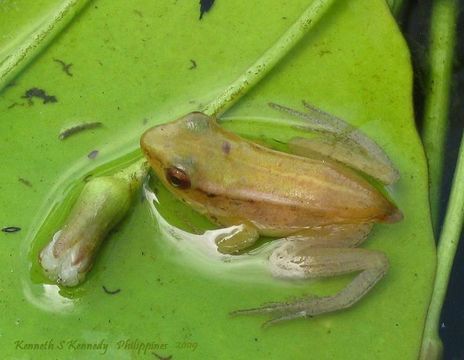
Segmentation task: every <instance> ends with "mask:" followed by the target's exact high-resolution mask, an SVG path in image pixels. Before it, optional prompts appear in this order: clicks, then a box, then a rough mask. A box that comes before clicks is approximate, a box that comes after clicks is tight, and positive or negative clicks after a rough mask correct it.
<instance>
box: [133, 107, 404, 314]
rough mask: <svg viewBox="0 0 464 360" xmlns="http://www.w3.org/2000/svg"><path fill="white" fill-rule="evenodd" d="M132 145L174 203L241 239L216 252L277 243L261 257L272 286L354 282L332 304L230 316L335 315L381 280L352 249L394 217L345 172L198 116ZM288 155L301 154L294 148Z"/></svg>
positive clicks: (383, 263)
mask: <svg viewBox="0 0 464 360" xmlns="http://www.w3.org/2000/svg"><path fill="white" fill-rule="evenodd" d="M140 143H141V147H142V150H143V152H144V154H145V156H146V158H147V159H148V161H149V163H150V165H151V167H152V169H153V170H154V172H155V173H156V175H157V176H158V177H159V179H160V180H161V181H162V182H163V184H164V185H165V186H166V187H167V189H169V191H171V192H172V193H173V194H174V195H175V196H176V197H178V198H179V199H181V200H182V201H184V202H185V203H187V204H188V205H190V206H192V207H193V208H194V209H195V210H196V211H198V212H199V213H201V214H203V215H205V216H207V217H208V218H209V219H210V220H211V221H212V222H214V223H216V224H218V225H221V226H232V225H242V229H243V230H242V231H241V232H239V233H237V234H234V235H233V236H230V237H224V238H221V239H220V241H219V242H218V243H217V247H218V251H219V252H221V253H224V254H239V253H243V252H244V251H246V249H247V248H249V247H250V246H252V245H253V244H254V243H255V242H256V240H257V239H258V238H259V237H260V236H261V235H263V236H270V237H276V238H285V241H284V242H283V245H281V246H280V247H278V248H277V249H275V250H274V251H273V252H272V254H271V255H270V257H269V262H270V268H271V271H272V274H273V275H274V276H276V277H280V278H288V279H310V278H321V277H331V276H338V275H341V274H346V273H352V272H356V273H358V274H357V275H356V277H355V278H354V279H353V280H352V282H351V283H349V284H348V285H347V286H346V287H345V288H344V289H342V290H341V291H340V292H339V293H337V294H335V295H331V296H326V297H311V298H305V299H301V300H297V301H294V302H290V303H289V302H286V303H272V304H270V305H265V306H262V307H258V308H252V309H246V310H238V311H235V312H234V314H237V315H238V314H264V313H267V314H271V315H272V316H274V318H273V320H271V322H270V323H274V322H278V321H283V320H290V319H295V318H300V317H312V316H316V315H319V314H323V313H328V312H332V311H337V310H340V309H344V308H347V307H350V306H351V305H353V304H354V303H356V302H357V301H358V300H360V299H361V298H362V297H363V296H364V295H365V294H366V293H367V292H368V291H369V290H370V289H371V288H372V287H373V286H374V285H375V284H376V283H377V282H378V281H379V280H380V279H381V278H382V277H383V276H384V275H385V273H386V272H387V270H388V267H389V263H388V259H387V257H386V256H385V254H383V253H382V252H379V251H374V250H366V249H361V248H357V246H358V245H360V244H361V243H362V242H363V241H364V240H365V239H366V238H367V236H368V234H369V232H370V231H371V229H372V227H373V225H374V224H375V223H394V222H397V221H399V220H401V219H402V214H401V212H400V210H399V209H398V208H397V207H396V206H395V204H394V203H393V202H392V201H390V200H389V199H388V198H387V197H386V196H385V195H384V193H383V192H382V191H380V190H379V189H378V188H377V187H376V186H374V185H373V184H372V182H371V181H368V180H367V178H368V177H367V176H364V174H361V173H360V171H358V170H354V169H353V167H355V166H351V164H345V163H342V162H340V161H336V160H334V159H330V158H329V157H326V156H311V153H309V154H305V153H304V152H301V151H300V152H299V153H298V154H291V153H285V152H281V151H276V150H272V149H270V148H267V147H265V146H261V145H259V144H257V143H254V142H252V141H249V140H246V139H243V138H241V137H240V136H238V135H236V134H234V133H231V132H229V131H226V130H225V129H223V128H222V127H221V126H219V124H218V123H217V121H216V119H215V118H213V117H210V116H207V115H205V114H203V113H200V112H193V113H190V114H188V115H186V116H184V117H182V118H180V119H178V120H176V121H173V122H170V123H167V124H163V125H159V126H155V127H153V128H151V129H149V130H147V131H146V132H145V133H144V135H143V136H142V137H141V141H140ZM298 145H299V146H297V147H295V149H300V150H301V139H298ZM350 166H351V167H350Z"/></svg>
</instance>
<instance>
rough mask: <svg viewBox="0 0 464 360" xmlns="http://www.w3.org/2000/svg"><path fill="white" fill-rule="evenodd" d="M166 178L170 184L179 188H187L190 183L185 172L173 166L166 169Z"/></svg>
mask: <svg viewBox="0 0 464 360" xmlns="http://www.w3.org/2000/svg"><path fill="white" fill-rule="evenodd" d="M166 179H167V180H168V181H169V183H170V184H171V185H172V186H174V187H176V188H179V189H189V188H190V185H191V183H190V178H189V176H188V175H187V173H186V172H185V171H184V170H182V169H179V168H178V167H175V166H171V167H169V168H168V169H167V170H166Z"/></svg>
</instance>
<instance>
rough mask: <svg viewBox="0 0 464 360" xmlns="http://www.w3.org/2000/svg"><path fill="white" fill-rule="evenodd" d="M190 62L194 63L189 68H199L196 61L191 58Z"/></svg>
mask: <svg viewBox="0 0 464 360" xmlns="http://www.w3.org/2000/svg"><path fill="white" fill-rule="evenodd" d="M190 62H191V63H192V65H190V67H189V70H193V69H196V68H197V63H196V61H195V60H192V59H190Z"/></svg>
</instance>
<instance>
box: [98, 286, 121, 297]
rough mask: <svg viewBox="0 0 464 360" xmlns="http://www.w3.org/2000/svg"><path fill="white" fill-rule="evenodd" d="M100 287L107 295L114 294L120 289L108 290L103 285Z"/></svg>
mask: <svg viewBox="0 0 464 360" xmlns="http://www.w3.org/2000/svg"><path fill="white" fill-rule="evenodd" d="M102 289H103V291H104V292H106V293H107V294H108V295H116V294H117V293H119V292H121V289H116V290H108V289H107V287H106V286H105V285H102Z"/></svg>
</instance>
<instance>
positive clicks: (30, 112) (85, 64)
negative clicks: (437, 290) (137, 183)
mask: <svg viewBox="0 0 464 360" xmlns="http://www.w3.org/2000/svg"><path fill="white" fill-rule="evenodd" d="M37 3H39V4H40V3H41V2H40V1H39V2H37ZM45 3H46V2H45V1H43V4H45ZM18 6H20V5H18ZM21 6H24V7H25V9H24V11H26V8H27V7H26V5H21ZM307 6H308V1H306V0H298V1H294V2H292V6H291V7H290V6H283V5H282V3H281V2H278V1H274V0H272V1H264V0H261V1H255V2H252V3H250V2H246V3H244V2H241V1H219V0H218V1H216V3H215V5H214V7H213V8H212V9H211V10H210V11H209V12H208V13H207V14H205V15H204V16H203V19H202V20H201V21H200V20H198V16H199V5H198V3H197V2H176V1H170V2H152V1H142V0H140V1H134V2H118V3H115V2H110V1H97V2H92V3H90V4H89V6H88V7H86V8H85V9H84V10H83V11H82V12H81V14H80V16H78V17H77V18H75V20H74V21H73V23H72V24H71V25H70V26H69V27H67V28H66V29H65V31H63V32H62V33H61V34H60V36H58V37H57V38H56V39H55V41H53V43H51V45H50V46H49V47H48V48H47V49H46V51H44V52H43V53H42V54H41V55H40V56H39V57H37V58H36V60H35V61H34V62H33V63H31V64H30V66H28V67H27V68H26V70H25V71H24V72H23V73H21V74H20V76H18V77H17V78H16V81H15V86H12V87H8V88H7V89H5V90H4V91H3V93H2V94H1V98H0V109H2V110H1V115H2V116H1V121H0V128H1V132H0V137H1V140H0V148H1V151H2V152H1V153H2V154H7V155H6V156H4V157H3V169H4V170H3V171H2V173H1V175H0V184H1V187H2V190H3V195H2V197H1V198H0V212H1V216H0V218H1V219H2V221H3V222H4V223H3V224H2V227H3V226H19V227H21V229H22V230H21V231H19V232H16V233H1V234H0V236H1V237H2V240H1V242H0V250H1V251H0V261H1V262H2V264H3V266H4V271H3V272H2V275H1V277H2V278H1V284H2V287H1V290H2V293H1V295H2V302H1V306H2V308H1V310H3V311H2V314H3V315H2V329H4V332H3V333H2V337H1V338H0V339H1V340H0V342H1V345H2V346H1V348H2V349H3V350H2V351H3V355H4V357H5V358H12V357H20V356H26V357H34V358H39V359H40V358H50V355H51V356H52V357H53V356H56V357H58V356H60V357H68V358H70V357H73V358H75V357H85V358H97V357H101V355H100V353H104V352H105V351H106V352H105V354H106V355H109V356H110V357H111V358H122V357H127V358H129V357H131V356H133V357H135V356H137V355H139V356H141V357H142V356H143V355H145V356H146V357H147V358H149V357H154V355H153V354H152V352H155V353H156V354H159V355H163V356H168V355H173V358H177V357H179V358H181V357H183V358H189V359H196V358H198V359H200V358H217V357H225V358H235V359H248V358H250V357H251V358H263V357H266V358H275V359H277V358H288V357H292V358H305V357H307V356H308V354H311V357H314V358H354V357H356V358H365V359H370V358H372V356H373V354H375V357H376V358H379V359H391V358H398V357H401V358H416V357H417V356H418V353H419V349H420V343H421V336H422V329H423V325H424V318H425V314H426V310H427V306H428V303H429V299H430V292H431V286H432V280H433V274H434V268H435V246H434V240H433V235H432V230H431V224H430V215H429V210H428V199H427V175H426V166H425V160H424V154H423V150H422V148H421V145H420V142H419V139H418V136H417V134H416V131H415V128H414V122H413V111H412V104H411V88H412V83H411V82H412V74H411V65H410V61H409V54H408V50H407V47H406V44H405V42H404V40H403V39H402V37H401V34H400V33H399V31H398V28H397V26H396V24H395V22H394V19H393V18H392V17H391V14H390V11H389V9H388V7H387V5H386V3H385V2H384V1H380V0H378V1H363V0H353V1H350V2H345V1H337V2H335V4H334V5H333V6H332V7H331V9H330V10H329V11H328V12H327V13H326V14H325V15H324V17H323V18H322V20H321V21H320V22H319V23H318V24H317V25H316V26H315V27H314V29H313V30H311V32H310V33H309V34H308V35H307V36H305V37H304V39H303V40H302V41H301V42H300V43H299V44H298V45H297V46H296V48H294V49H293V50H292V51H290V52H289V54H288V55H287V56H286V57H285V58H284V60H283V61H282V62H280V63H279V64H278V65H277V66H276V67H275V68H274V69H273V70H272V71H271V72H270V73H268V74H267V76H266V77H265V78H264V79H263V80H261V82H260V83H259V84H258V85H257V86H256V87H255V88H254V89H253V90H252V91H251V92H250V93H248V94H247V95H246V96H245V97H243V98H242V99H241V100H240V101H239V102H237V103H236V105H235V106H234V107H233V108H231V109H230V110H229V111H227V112H226V113H225V114H224V116H223V120H224V121H223V124H224V126H226V127H227V128H230V129H233V130H234V131H236V132H238V133H241V134H243V135H246V136H248V137H251V138H255V139H266V140H268V141H269V140H270V139H276V140H278V141H286V140H288V138H289V137H290V136H292V135H293V134H294V133H295V131H296V130H295V129H293V128H292V127H291V126H290V125H288V122H287V120H290V119H289V118H288V119H287V117H286V116H284V115H282V114H279V113H276V112H275V111H274V110H272V109H270V108H269V107H268V105H267V103H268V102H270V101H273V102H278V103H281V104H285V105H288V106H291V107H294V108H300V107H301V100H303V99H304V100H307V101H309V102H311V103H312V104H314V105H316V106H318V107H319V108H322V109H324V110H325V111H328V112H330V113H332V114H335V115H337V116H339V117H340V118H343V119H345V120H347V121H348V122H350V123H351V124H353V125H355V126H357V127H359V129H361V130H362V131H363V132H365V133H366V134H367V135H368V136H370V137H371V138H372V139H374V140H375V141H376V142H377V143H378V144H379V145H380V146H381V147H382V148H383V149H385V151H386V152H387V153H388V155H389V156H390V158H391V159H392V160H393V162H394V163H395V165H396V166H397V167H398V169H399V171H400V174H401V179H400V181H399V182H398V183H397V184H396V185H394V186H392V187H391V188H389V189H388V192H389V193H390V195H391V197H392V198H393V200H394V201H395V202H396V203H397V204H398V206H399V207H400V209H401V210H402V211H403V213H404V215H405V219H404V220H403V222H401V223H399V224H395V225H388V226H387V225H378V226H376V228H375V231H374V233H373V234H372V236H371V238H370V240H369V241H368V243H367V244H366V245H365V246H366V247H367V248H373V249H374V248H375V249H380V250H382V251H384V252H385V253H386V254H387V256H388V258H389V259H390V265H391V268H390V271H389V273H388V274H387V276H386V277H385V278H384V279H383V280H382V281H381V282H380V283H379V284H378V285H377V286H376V287H375V288H374V290H373V291H372V292H371V293H369V294H368V295H367V296H366V297H365V298H364V299H363V300H362V301H361V302H360V303H358V304H357V305H355V306H354V307H353V308H352V309H349V310H347V311H343V312H339V313H335V314H330V315H326V316H321V317H318V318H313V319H307V320H298V321H292V322H288V323H285V324H282V325H279V326H275V327H271V328H270V329H266V330H263V329H262V328H261V324H262V323H263V322H264V320H265V319H264V318H260V317H250V318H230V317H229V315H228V313H229V312H230V311H231V310H236V309H240V308H246V307H250V306H255V305H258V304H260V303H263V302H269V301H282V300H286V299H289V298H292V297H298V296H302V295H303V294H310V293H311V294H317V295H320V294H330V293H333V292H335V291H337V290H338V289H340V288H341V287H342V286H344V285H345V284H346V283H347V282H348V281H350V280H351V278H352V277H351V276H346V277H342V278H338V279H327V280H321V281H314V282H283V281H277V280H275V279H272V278H271V276H270V275H269V274H268V273H267V272H266V271H265V270H266V269H265V268H261V269H258V270H259V271H256V272H255V269H253V272H251V270H250V271H249V272H247V269H246V268H245V269H244V270H241V271H238V272H232V271H229V267H227V264H221V263H215V262H212V263H211V264H207V265H204V264H203V265H202V264H200V263H199V260H198V259H196V258H195V257H194V255H193V254H188V253H186V252H185V251H180V250H178V249H176V248H173V247H172V246H171V245H170V244H168V243H166V241H165V239H164V238H163V237H162V236H161V234H160V232H159V230H158V227H157V224H156V223H155V222H154V220H153V219H152V218H151V217H150V215H149V212H148V210H147V206H146V204H143V203H142V204H140V203H137V204H136V205H135V206H134V209H133V212H132V213H131V215H130V216H129V217H128V218H127V219H126V220H125V221H124V222H123V223H122V224H121V226H120V227H119V228H118V231H117V232H115V233H114V234H112V235H111V237H110V238H109V239H108V240H107V242H106V244H104V246H103V248H102V249H101V252H100V255H99V259H98V261H97V263H96V264H95V266H94V269H93V270H92V271H91V273H90V274H89V277H88V279H87V281H86V282H85V283H84V284H83V285H82V286H80V287H79V288H77V289H75V290H66V289H60V288H59V287H57V286H56V285H53V284H50V283H48V282H47V281H46V280H45V278H44V277H43V275H41V274H40V272H39V270H38V266H37V254H38V252H39V250H40V248H41V247H42V246H43V245H44V244H45V243H46V242H47V241H49V240H50V236H51V235H52V234H53V232H54V231H56V227H55V228H54V227H53V226H49V227H45V228H44V227H42V225H43V224H44V221H45V220H46V219H47V217H48V219H50V217H49V215H50V213H52V215H54V217H53V216H52V218H51V219H52V220H53V221H54V222H55V223H53V224H51V225H56V226H59V221H60V218H59V215H60V214H61V215H62V214H63V213H64V212H66V209H68V208H69V205H70V203H71V202H72V201H71V200H72V199H71V198H70V197H69V196H68V195H69V194H70V193H73V194H75V193H76V192H77V190H76V189H79V187H82V184H83V181H82V180H83V178H84V177H85V176H87V175H89V174H95V172H102V171H103V172H104V171H106V169H108V168H110V167H120V166H122V165H123V162H124V161H123V160H122V159H121V156H122V155H126V154H128V153H129V152H130V151H135V150H136V149H137V147H138V138H139V136H140V134H141V133H142V132H143V130H144V129H146V128H147V127H149V126H151V125H154V124H158V123H162V122H166V121H170V120H172V119H175V118H176V117H179V116H181V115H183V114H185V113H187V112H189V111H192V110H199V109H203V107H204V106H205V105H206V104H208V103H210V102H211V100H213V99H214V98H216V97H217V96H218V95H219V94H221V93H222V92H223V90H224V89H225V88H226V87H227V86H228V85H229V84H231V83H232V82H233V81H234V80H235V79H236V78H237V77H239V76H240V75H241V74H242V73H243V72H244V71H245V70H246V69H247V68H248V67H249V66H250V65H251V64H253V63H254V62H255V61H256V59H258V58H259V57H260V56H261V55H262V54H263V53H264V52H265V51H266V50H267V49H269V48H270V47H271V46H272V45H273V44H274V43H275V42H276V41H277V39H278V38H279V37H280V35H281V34H282V33H284V32H285V31H286V30H287V29H288V28H289V26H290V25H291V24H292V23H293V22H294V21H295V20H296V19H297V18H298V17H299V16H300V14H301V13H302V12H303V11H304V9H305V8H306V7H307ZM15 11H17V12H18V13H21V11H20V10H17V9H16V10H12V9H7V10H5V11H4V13H3V14H2V15H1V16H2V21H1V22H0V23H1V24H2V26H5V27H7V26H10V27H12V26H13V24H14V22H15V16H14V14H15ZM52 12H53V9H51V10H50V13H52ZM46 14H47V12H44V13H40V16H47V15H46ZM263 14H265V16H263ZM7 15H8V16H7ZM3 16H5V17H4V18H3ZM17 16H19V15H17ZM30 16H32V15H30ZM37 17H39V14H37ZM4 24H5V25H4ZM20 33H21V32H20V31H19V30H18V32H17V36H20ZM54 59H55V60H61V61H62V62H63V63H64V64H70V63H72V66H71V67H70V68H69V69H70V70H71V73H72V76H69V74H67V73H66V72H65V71H63V67H62V63H60V62H57V61H55V60H54ZM193 64H195V65H196V66H193ZM31 88H38V89H43V90H44V91H45V92H46V94H48V95H49V96H55V97H56V99H57V102H56V103H46V104H43V101H42V100H40V99H37V98H33V99H32V102H33V104H30V103H29V101H28V99H25V98H22V96H24V95H25V93H26V92H27V90H30V89H31ZM13 104H16V105H14V106H13ZM145 119H147V120H145ZM83 122H86V123H91V122H101V123H103V126H102V127H100V128H94V129H88V130H86V131H82V132H80V133H76V134H74V135H73V136H70V137H69V138H67V139H65V140H60V139H59V134H60V133H61V132H62V131H63V130H64V129H67V128H69V127H72V126H73V125H76V124H80V123H83ZM94 150H98V156H97V157H95V158H89V157H88V155H89V154H90V153H91V152H93V151H94ZM93 154H95V153H93ZM112 161H113V162H112ZM102 166H103V168H101V167H102ZM19 179H22V180H19ZM27 184H30V185H31V186H28V185H27ZM159 196H160V199H161V200H162V201H163V202H162V210H163V214H164V215H165V216H166V218H167V219H168V220H170V221H171V222H173V223H174V224H175V225H178V226H183V227H184V228H188V227H189V226H190V227H191V228H205V227H208V226H209V224H207V223H206V222H205V220H204V219H203V218H201V217H200V216H199V215H197V214H194V213H193V212H192V211H190V210H189V209H187V208H184V207H182V205H181V204H179V203H178V202H177V201H175V200H174V199H173V198H172V197H171V196H170V195H169V194H167V193H166V192H165V191H164V190H163V189H162V188H159ZM53 209H55V210H54V212H53ZM57 209H58V210H57ZM55 215H56V216H55ZM102 286H105V287H106V289H109V290H116V289H120V290H121V291H120V292H118V293H116V294H114V295H111V294H108V293H107V292H105V291H104V290H103V289H102ZM50 339H53V346H54V348H53V349H52V350H50V351H39V350H33V349H22V347H23V348H24V347H25V345H26V344H40V343H43V342H45V341H47V340H50ZM62 341H64V342H63V343H62ZM67 341H71V342H67ZM72 341H75V342H72ZM100 342H102V344H107V345H108V348H107V350H104V349H102V350H79V349H76V348H75V346H76V344H78V343H86V344H96V346H97V345H98V343H100ZM147 344H150V345H151V346H152V348H151V349H149V350H147V346H148V345H147ZM163 344H166V345H163ZM60 345H62V346H63V347H62V348H59V347H60ZM142 345H144V346H145V345H146V346H145V348H142V347H139V346H142ZM73 346H74V348H73Z"/></svg>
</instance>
